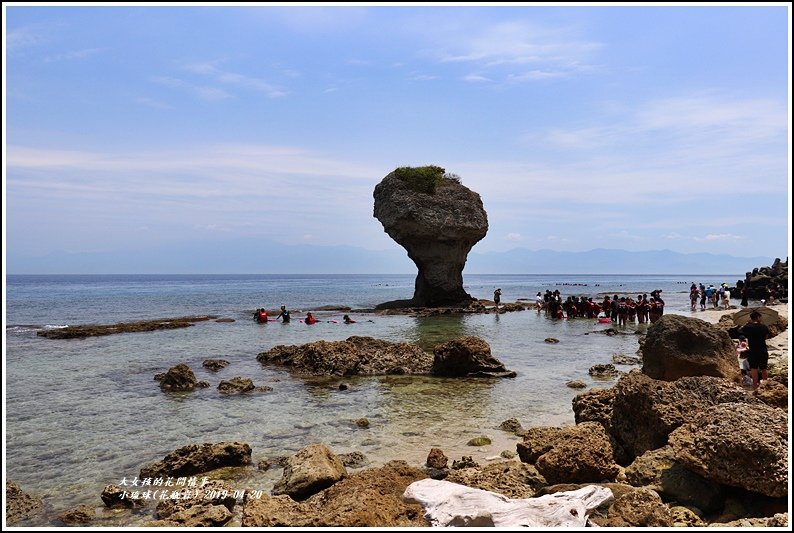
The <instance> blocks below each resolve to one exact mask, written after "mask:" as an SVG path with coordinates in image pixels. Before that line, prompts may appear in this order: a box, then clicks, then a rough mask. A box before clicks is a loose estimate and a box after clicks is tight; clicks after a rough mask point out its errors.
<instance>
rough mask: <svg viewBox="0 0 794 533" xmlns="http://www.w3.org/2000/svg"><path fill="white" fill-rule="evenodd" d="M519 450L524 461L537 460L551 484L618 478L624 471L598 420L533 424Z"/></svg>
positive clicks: (542, 473)
mask: <svg viewBox="0 0 794 533" xmlns="http://www.w3.org/2000/svg"><path fill="white" fill-rule="evenodd" d="M516 450H517V451H518V456H519V457H520V458H521V461H523V462H525V463H530V464H533V463H534V465H535V468H537V470H538V472H540V474H541V475H542V476H543V477H544V478H546V480H547V481H548V482H549V483H551V484H555V483H590V482H599V481H603V480H614V479H615V476H617V474H618V472H619V471H620V468H619V467H618V465H617V464H616V463H615V458H614V451H613V447H612V442H611V441H610V438H609V436H608V435H607V433H606V431H605V430H604V427H603V426H602V425H601V424H598V423H596V422H583V423H582V424H578V425H576V426H573V427H565V428H556V427H551V428H548V427H545V428H530V429H528V430H527V432H526V433H525V434H524V440H523V442H520V443H518V444H517V445H516Z"/></svg>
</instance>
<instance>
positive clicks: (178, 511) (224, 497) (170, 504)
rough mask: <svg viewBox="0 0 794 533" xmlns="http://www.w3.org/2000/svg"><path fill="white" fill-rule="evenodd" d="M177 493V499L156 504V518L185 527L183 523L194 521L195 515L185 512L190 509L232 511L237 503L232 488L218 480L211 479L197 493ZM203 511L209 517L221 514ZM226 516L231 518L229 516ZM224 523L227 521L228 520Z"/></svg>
mask: <svg viewBox="0 0 794 533" xmlns="http://www.w3.org/2000/svg"><path fill="white" fill-rule="evenodd" d="M178 492H179V495H180V497H179V499H170V498H169V499H167V500H162V501H161V502H159V503H158V504H157V509H156V512H155V514H156V516H157V518H159V519H161V520H170V521H172V522H177V523H179V524H182V525H185V526H186V525H188V524H187V523H185V522H186V521H187V520H188V519H190V520H194V521H195V520H196V518H195V517H196V516H197V515H196V514H191V513H186V512H185V511H187V509H189V508H191V507H204V506H206V507H214V506H218V505H220V506H223V507H225V508H226V509H227V510H228V511H233V510H234V506H235V504H236V503H237V499H236V498H235V497H234V489H232V487H231V486H229V485H228V484H227V483H226V482H224V481H221V480H218V479H212V480H210V481H208V482H207V483H205V484H203V485H202V486H201V488H200V490H199V491H198V492H195V491H184V492H182V491H178ZM205 511H206V512H205V513H202V514H203V515H207V516H210V517H215V516H219V515H222V514H223V513H217V512H216V511H214V510H210V509H205ZM228 516H229V518H231V514H229V515H228ZM226 521H228V518H227V519H226ZM224 523H225V522H224ZM218 525H220V524H218Z"/></svg>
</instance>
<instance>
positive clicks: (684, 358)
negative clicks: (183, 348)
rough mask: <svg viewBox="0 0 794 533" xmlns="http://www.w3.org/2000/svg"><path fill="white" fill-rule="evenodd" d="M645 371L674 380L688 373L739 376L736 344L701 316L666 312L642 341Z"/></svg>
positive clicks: (656, 377)
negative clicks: (668, 313)
mask: <svg viewBox="0 0 794 533" xmlns="http://www.w3.org/2000/svg"><path fill="white" fill-rule="evenodd" d="M641 351H642V372H643V373H644V374H646V375H647V376H649V377H652V378H654V379H661V380H664V381H674V380H676V379H678V378H682V377H686V376H715V377H721V378H727V379H735V380H738V375H739V370H738V366H737V364H736V348H735V346H734V344H733V341H732V340H731V338H730V336H729V335H728V333H727V332H725V331H723V330H721V329H719V328H717V327H716V326H714V325H712V324H709V323H708V322H705V321H703V320H700V319H699V318H690V317H686V316H681V315H664V316H662V318H660V319H659V320H658V321H657V322H656V323H655V324H653V325H651V327H649V328H648V334H647V335H646V336H645V338H644V341H643V342H642V343H641Z"/></svg>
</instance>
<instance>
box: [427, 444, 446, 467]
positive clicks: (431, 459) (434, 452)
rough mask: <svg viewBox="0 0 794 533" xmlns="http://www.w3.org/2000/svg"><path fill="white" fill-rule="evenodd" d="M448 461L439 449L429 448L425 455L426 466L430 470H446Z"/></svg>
mask: <svg viewBox="0 0 794 533" xmlns="http://www.w3.org/2000/svg"><path fill="white" fill-rule="evenodd" d="M448 461H449V459H448V458H447V456H446V455H444V452H443V450H441V449H440V448H430V453H428V454H427V461H426V464H427V466H429V467H430V468H438V469H441V468H446V467H447V462H448Z"/></svg>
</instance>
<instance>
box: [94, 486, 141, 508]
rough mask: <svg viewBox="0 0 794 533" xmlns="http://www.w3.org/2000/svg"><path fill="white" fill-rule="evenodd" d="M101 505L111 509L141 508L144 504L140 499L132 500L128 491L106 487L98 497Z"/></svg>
mask: <svg viewBox="0 0 794 533" xmlns="http://www.w3.org/2000/svg"><path fill="white" fill-rule="evenodd" d="M100 498H101V499H102V503H104V504H105V506H106V507H109V508H111V509H116V508H121V507H141V506H143V504H144V503H146V502H145V501H144V500H143V499H142V498H133V497H131V495H130V491H125V490H124V489H123V488H121V487H119V486H118V485H106V486H105V488H104V489H103V490H102V494H101V495H100Z"/></svg>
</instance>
